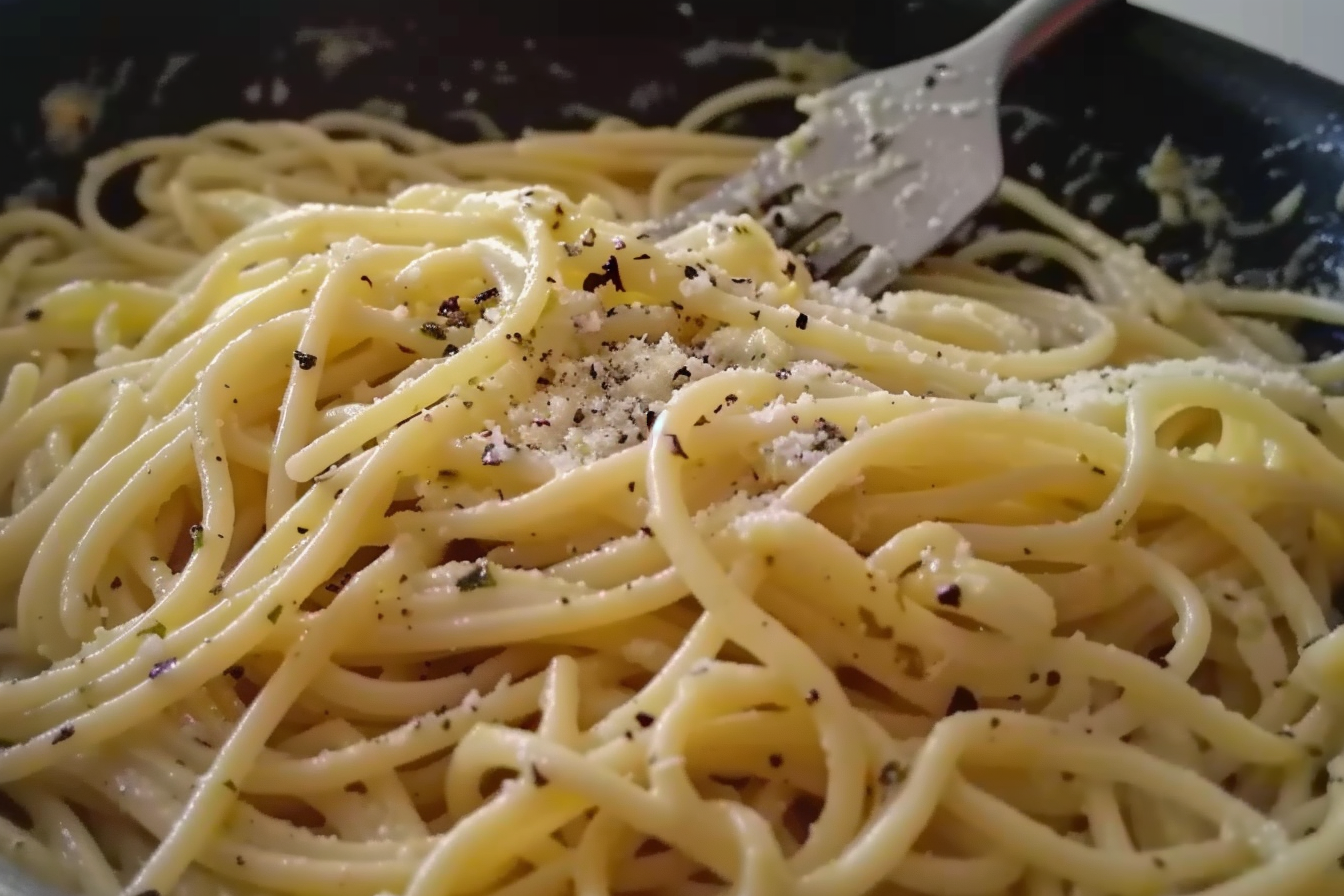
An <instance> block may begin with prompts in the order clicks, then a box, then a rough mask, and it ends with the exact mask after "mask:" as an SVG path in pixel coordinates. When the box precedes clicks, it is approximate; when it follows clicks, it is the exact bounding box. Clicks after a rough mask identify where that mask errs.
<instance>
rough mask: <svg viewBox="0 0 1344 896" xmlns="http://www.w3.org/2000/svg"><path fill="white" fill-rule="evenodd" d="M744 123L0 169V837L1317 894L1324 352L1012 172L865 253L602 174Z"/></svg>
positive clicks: (183, 876)
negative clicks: (866, 274) (1038, 277)
mask: <svg viewBox="0 0 1344 896" xmlns="http://www.w3.org/2000/svg"><path fill="white" fill-rule="evenodd" d="M759 148H760V143H759V141H755V140H750V139H746V138H740V137H731V136H723V135H711V134H702V133H690V132H686V131H680V130H637V129H630V128H627V127H621V126H604V127H599V128H598V129H597V130H596V131H595V132H593V133H590V134H582V135H574V134H536V135H532V136H529V137H527V138H525V139H523V140H521V141H519V142H516V143H482V144H475V145H450V144H448V143H445V142H443V141H441V140H439V139H437V138H435V137H432V136H429V135H427V134H423V133H420V132H416V131H413V130H410V129H408V128H405V127H402V126H400V125H397V124H393V123H390V122H387V121H383V120H378V119H373V118H369V117H366V116H359V115H355V114H349V113H339V114H328V115H323V116H319V117H318V118H316V119H313V120H311V121H309V122H307V123H305V124H298V123H288V122H284V123H280V122H277V123H259V124H245V123H240V122H221V123H217V124H214V125H211V126H209V127H206V128H204V129H202V130H200V131H198V132H196V133H194V134H192V135H190V136H185V137H171V138H161V139H154V140H146V141H141V142H139V143H134V144H130V145H128V146H125V147H122V148H120V149H117V150H115V151H113V152H111V153H109V154H108V155H106V156H103V157H101V158H99V159H96V160H94V161H93V162H92V163H91V164H90V166H89V168H88V173H87V177H86V179H85V181H84V183H83V184H82V186H81V187H80V190H79V194H78V212H79V215H78V222H77V223H75V222H71V221H68V220H66V219H64V218H61V217H59V216H57V215H54V214H51V213H49V212H44V211H39V210H32V209H29V210H19V211H14V212H11V213H8V214H6V215H4V216H3V217H0V242H4V243H7V244H8V248H7V249H6V251H5V253H4V256H3V261H0V301H3V303H4V309H5V312H4V313H5V315H6V317H7V319H8V326H6V327H5V328H3V329H0V358H3V361H4V364H5V366H6V367H7V369H8V379H7V385H6V387H5V390H4V394H3V398H2V399H0V480H2V482H3V485H4V492H3V494H4V512H5V514H6V515H5V516H4V518H3V521H2V522H0V556H3V557H4V558H5V562H4V563H3V565H0V594H3V598H2V599H0V622H3V625H4V626H5V627H3V628H0V678H3V680H2V681H0V732H2V733H3V735H4V737H5V738H6V740H5V743H4V748H3V749H0V790H2V791H3V793H4V794H5V795H6V800H5V802H4V803H3V804H0V805H3V806H4V807H6V808H5V811H4V812H3V813H0V815H2V816H3V817H0V853H2V854H3V855H5V856H6V857H8V858H10V859H12V860H14V861H16V862H18V863H20V864H22V865H24V866H25V867H28V868H30V869H32V870H33V871H34V872H36V873H37V874H39V875H41V876H43V877H45V878H47V879H49V880H51V881H53V882H55V883H57V884H58V885H61V886H64V887H66V888H68V889H70V890H78V891H80V892H84V893H90V894H115V893H119V892H127V893H135V894H145V893H168V892H172V893H184V894H197V893H199V894H224V893H268V894H312V893H321V894H351V896H354V894H375V893H388V892H397V893H406V894H410V896H431V894H433V896H446V894H479V893H495V894H509V896H522V894H561V893H576V894H583V896H596V894H607V893H614V892H619V893H665V894H696V893H716V892H732V893H737V894H743V896H765V894H784V893H795V894H807V896H840V894H854V896H858V894H865V893H877V894H900V893H926V894H940V896H977V894H983V896H993V894H1008V893H1014V894H1030V896H1055V894H1058V896H1063V894H1066V893H1068V894H1089V896H1103V894H1123V896H1139V894H1154V893H1174V892H1184V893H1195V892H1198V893H1204V894H1209V896H1214V894H1217V896H1258V894H1268V893H1274V894H1281V896H1288V894H1293V893H1299V894H1319V893H1326V892H1334V891H1335V890H1337V889H1340V888H1344V871H1341V870H1340V868H1339V865H1338V860H1339V858H1340V856H1341V855H1344V789H1341V786H1340V784H1339V783H1338V777H1337V776H1338V775H1339V774H1340V773H1341V772H1344V767H1341V766H1340V765H1339V760H1338V759H1337V758H1336V757H1338V756H1339V754H1340V751H1341V748H1342V736H1344V726H1341V714H1340V709H1339V707H1340V695H1341V694H1344V641H1341V637H1342V636H1338V635H1331V634H1330V633H1329V627H1328V624H1327V612H1328V607H1329V601H1330V595H1331V591H1332V588H1333V587H1334V585H1335V584H1337V583H1338V582H1339V581H1340V578H1341V574H1342V573H1344V568H1341V567H1342V564H1341V558H1342V557H1344V529H1341V524H1342V523H1344V462H1341V459H1340V456H1339V455H1340V451H1341V448H1344V430H1342V429H1341V417H1340V405H1339V404H1338V402H1337V400H1336V399H1330V398H1324V397H1323V394H1322V392H1321V391H1320V389H1319V386H1320V385H1322V384H1328V383H1332V382H1335V381H1337V380H1338V379H1339V378H1340V375H1341V368H1340V361H1339V360H1338V359H1334V358H1331V359H1325V360H1322V361H1317V362H1310V363H1308V362H1305V361H1303V360H1302V359H1301V357H1300V352H1299V350H1298V349H1297V347H1296V345H1295V344H1294V343H1293V342H1292V340H1291V339H1290V338H1289V337H1288V336H1287V335H1286V333H1285V332H1284V331H1282V330H1280V329H1278V328H1277V327H1276V326H1273V325H1271V323H1268V322H1266V317H1267V316H1269V315H1277V316H1300V317H1314V318H1317V319H1321V320H1325V321H1328V322H1332V323H1339V322H1344V313H1341V311H1340V310H1339V308H1338V307H1337V306H1335V305H1332V304H1330V303H1327V302H1324V301H1321V300H1316V299H1311V298H1308V297H1303V296H1289V295H1280V294H1262V293H1255V292H1250V291H1245V290H1233V289H1228V288H1225V287H1214V286H1200V287H1189V288H1187V287H1183V286H1180V285H1178V284H1175V283H1173V282H1172V281H1170V280H1169V279H1167V278H1166V277H1165V276H1164V275H1163V274H1162V273H1161V272H1160V271H1159V270H1158V269H1156V268H1154V267H1153V266H1151V265H1149V264H1148V263H1147V262H1145V261H1144V260H1143V258H1142V257H1141V256H1139V255H1138V254H1135V253H1134V252H1133V251H1131V250H1130V249H1129V248H1128V247H1125V246H1123V245H1122V244H1120V243H1118V242H1117V241H1115V240H1112V239H1111V238H1109V237H1107V236H1105V235H1104V234H1102V233H1100V232H1098V231H1097V230H1096V229H1095V228H1093V227H1091V226H1090V225H1088V224H1086V223H1085V222H1082V221H1080V220H1077V219H1075V218H1073V217H1072V216H1070V215H1069V214H1067V213H1066V212H1064V211H1063V210H1061V209H1059V208H1057V207H1055V206H1053V205H1051V204H1050V203H1048V202H1047V201H1046V200H1045V199H1044V198H1043V197H1042V196H1041V195H1039V194H1038V193H1036V192H1035V191H1033V190H1032V189H1030V188H1028V187H1026V186H1023V185H1021V184H1017V183H1012V182H1009V183H1006V184H1005V185H1004V188H1003V193H1002V200H1003V201H1004V202H1006V203H1008V204H1010V205H1012V206H1015V207H1017V208H1019V209H1021V210H1022V211H1025V212H1027V213H1028V214H1030V215H1032V216H1033V217H1034V218H1036V219H1037V220H1038V221H1039V222H1040V224H1041V225H1042V229H1043V232H1030V233H1028V232H1001V233H997V234H994V235H991V236H987V237H985V238H983V239H980V240H978V241H975V242H972V243H971V244H970V245H968V246H966V247H965V248H963V249H961V250H960V251H958V252H956V253H955V254H953V255H951V256H949V257H943V258H933V259H929V260H928V261H927V262H926V263H925V264H924V265H923V266H921V267H920V268H919V269H917V270H914V271H912V272H910V273H909V274H908V275H907V276H906V277H905V279H904V281H903V282H902V283H900V284H898V287H899V288H898V289H897V290H895V291H893V292H891V293H888V294H887V295H885V296H882V297H881V298H879V299H876V300H870V299H868V298H866V297H863V296H859V295H856V294H853V293H852V292H844V291H840V290H836V289H832V288H831V287H828V286H826V285H824V284H820V283H814V282H812V278H811V277H810V276H809V274H808V272H807V270H806V268H805V266H804V265H803V264H801V263H800V262H799V261H798V260H797V259H795V258H794V257H792V256H791V255H789V254H788V253H787V252H784V251H782V250H780V249H778V248H777V247H776V246H775V245H774V244H773V243H772V242H771V240H770V238H769V236H768V235H767V233H766V232H765V231H764V230H762V229H761V227H760V226H759V225H757V224H756V223H755V222H753V221H751V220H748V219H745V218H743V219H737V218H723V219H716V220H712V221H707V222H704V223H702V224H700V225H699V226H697V227H694V228H692V229H690V230H688V231H686V232H685V233H682V234H680V235H678V236H676V237H674V238H672V239H669V240H666V241H663V242H661V243H655V242H654V241H652V240H649V239H647V238H645V237H644V236H643V234H642V233H641V231H640V229H639V226H638V224H637V223H634V222H638V221H640V220H643V219H647V218H649V217H653V216H658V215H661V214H663V213H665V212H666V211H667V210H668V209H670V208H672V207H674V206H675V205H676V204H677V203H680V202H683V201H685V200H686V198H687V197H688V196H689V195H692V194H693V193H694V192H695V191H696V190H697V189H699V188H700V185H701V184H703V183H704V182H706V180H707V179H712V178H717V177H722V176H726V175H728V174H731V173H732V172H734V171H736V170H738V169H740V168H741V167H743V166H744V165H745V164H746V163H747V162H748V160H749V159H750V158H751V157H752V155H753V154H754V153H755V152H757V151H758V149H759ZM136 167H138V168H139V169H140V170H139V176H138V181H137V188H136V196H137V198H138V200H139V201H140V203H141V204H142V205H143V206H144V208H145V211H146V214H145V216H144V217H143V218H142V219H141V220H140V221H139V222H138V223H136V224H134V225H132V226H130V227H127V228H116V227H113V226H112V225H110V224H109V223H108V222H107V221H105V220H104V219H103V217H102V216H101V214H100V212H99V207H98V206H99V197H100V195H101V193H102V190H103V188H104V186H105V184H106V183H107V182H108V180H109V179H110V178H111V177H112V176H113V175H114V174H115V173H117V172H119V171H123V170H125V169H128V168H136ZM539 184H546V186H540V185H539ZM583 197H586V198H583ZM1021 254H1029V255H1033V256H1040V257H1043V258H1047V259H1050V260H1052V261H1055V262H1058V263H1060V264H1062V265H1063V266H1064V267H1066V268H1067V269H1068V270H1069V271H1071V272H1072V274H1073V275H1075V276H1076V278H1077V280H1078V282H1079V284H1080V285H1081V286H1082V287H1083V291H1085V292H1086V293H1087V295H1088V297H1090V298H1091V299H1092V300H1093V301H1087V300H1085V299H1083V298H1079V297H1077V296H1074V295H1070V294H1066V293H1063V292H1056V291H1052V290H1049V289H1045V288H1043V287H1039V286H1035V285H1032V284H1029V283H1026V282H1023V281H1020V280H1017V279H1014V278H1012V277H1009V276H1006V275H1004V274H1002V273H998V272H996V270H995V269H994V268H993V267H991V266H990V263H991V262H995V261H998V260H1001V259H1005V258H1011V257H1013V256H1017V255H1021Z"/></svg>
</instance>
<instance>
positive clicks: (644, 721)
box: [635, 712, 653, 728]
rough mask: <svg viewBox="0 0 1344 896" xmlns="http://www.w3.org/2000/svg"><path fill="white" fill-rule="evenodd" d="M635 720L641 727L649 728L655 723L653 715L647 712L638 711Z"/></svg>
mask: <svg viewBox="0 0 1344 896" xmlns="http://www.w3.org/2000/svg"><path fill="white" fill-rule="evenodd" d="M635 721H636V722H638V723H639V727H641V728H648V727H649V726H650V725H652V724H653V716H651V715H649V714H648V713H646V712H637V713H635Z"/></svg>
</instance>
